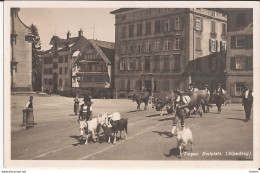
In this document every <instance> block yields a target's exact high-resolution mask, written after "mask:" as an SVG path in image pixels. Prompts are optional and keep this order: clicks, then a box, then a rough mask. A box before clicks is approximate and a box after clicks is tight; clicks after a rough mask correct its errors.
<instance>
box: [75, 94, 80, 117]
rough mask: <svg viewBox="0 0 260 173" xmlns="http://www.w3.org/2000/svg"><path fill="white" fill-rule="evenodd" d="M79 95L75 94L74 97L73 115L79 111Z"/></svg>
mask: <svg viewBox="0 0 260 173" xmlns="http://www.w3.org/2000/svg"><path fill="white" fill-rule="evenodd" d="M79 101H80V100H79V96H78V94H76V98H75V99H74V113H75V115H78V113H79Z"/></svg>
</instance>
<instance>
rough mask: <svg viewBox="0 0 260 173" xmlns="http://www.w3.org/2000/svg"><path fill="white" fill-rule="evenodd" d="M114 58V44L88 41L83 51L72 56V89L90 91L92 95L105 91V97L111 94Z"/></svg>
mask: <svg viewBox="0 0 260 173" xmlns="http://www.w3.org/2000/svg"><path fill="white" fill-rule="evenodd" d="M114 56H115V44H114V43H111V42H105V41H99V40H91V39H90V40H88V44H87V45H86V47H85V48H84V50H82V52H81V53H78V54H76V53H75V56H73V59H74V60H73V61H74V63H73V67H72V87H74V88H79V89H85V90H89V91H90V90H91V91H93V92H94V93H92V94H94V95H98V94H97V92H102V91H103V92H104V91H105V92H106V95H107V94H108V93H111V92H113V90H111V89H112V88H113V63H114ZM102 89H105V90H102ZM100 94H101V93H100ZM102 94H104V93H102ZM102 94H101V95H102ZM109 95H110V94H109ZM109 97H110V96H109Z"/></svg>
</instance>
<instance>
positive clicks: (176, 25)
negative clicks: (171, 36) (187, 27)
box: [174, 17, 182, 30]
mask: <svg viewBox="0 0 260 173" xmlns="http://www.w3.org/2000/svg"><path fill="white" fill-rule="evenodd" d="M174 29H175V30H181V29H182V21H181V19H180V18H179V17H177V18H175V19H174Z"/></svg>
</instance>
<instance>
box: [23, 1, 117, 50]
mask: <svg viewBox="0 0 260 173" xmlns="http://www.w3.org/2000/svg"><path fill="white" fill-rule="evenodd" d="M61 3H62V2H61ZM113 10H115V9H113V8H103V9H102V8H84V9H83V8H21V10H20V12H19V17H20V19H21V20H22V22H23V23H24V24H26V25H27V26H29V25H31V24H32V23H33V24H34V25H36V26H37V27H38V29H39V35H40V38H41V43H42V50H47V49H49V48H51V45H50V44H49V43H50V40H51V38H52V36H54V35H56V36H59V37H60V38H66V37H67V32H68V30H69V31H70V33H71V37H77V36H78V31H79V30H80V29H82V30H83V35H84V37H86V38H87V39H93V38H94V39H98V40H103V41H110V42H114V41H115V27H114V23H115V16H114V15H113V14H110V12H111V11H113ZM93 36H94V37H93Z"/></svg>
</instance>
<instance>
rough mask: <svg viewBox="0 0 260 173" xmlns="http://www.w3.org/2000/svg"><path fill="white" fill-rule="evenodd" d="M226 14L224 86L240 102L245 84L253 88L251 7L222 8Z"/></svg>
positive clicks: (234, 99)
mask: <svg viewBox="0 0 260 173" xmlns="http://www.w3.org/2000/svg"><path fill="white" fill-rule="evenodd" d="M224 10H225V11H226V12H227V14H228V20H227V22H228V30H227V31H228V37H227V39H228V43H229V44H228V45H227V79H226V87H227V91H229V92H230V96H231V100H232V101H233V102H241V95H242V90H243V88H244V87H245V85H246V84H248V85H249V88H250V89H253V9H252V8H251V9H250V8H243V9H239V8H235V9H233V8H232V9H224Z"/></svg>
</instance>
